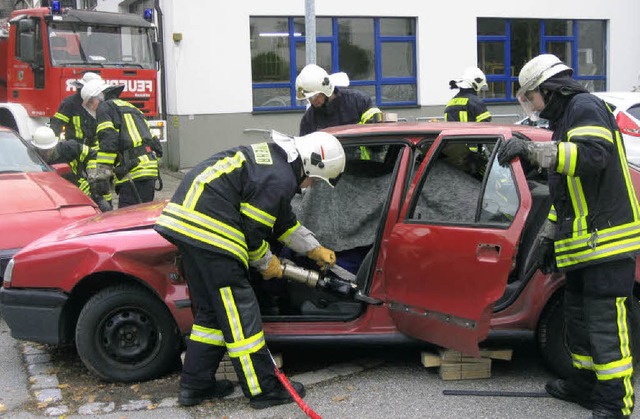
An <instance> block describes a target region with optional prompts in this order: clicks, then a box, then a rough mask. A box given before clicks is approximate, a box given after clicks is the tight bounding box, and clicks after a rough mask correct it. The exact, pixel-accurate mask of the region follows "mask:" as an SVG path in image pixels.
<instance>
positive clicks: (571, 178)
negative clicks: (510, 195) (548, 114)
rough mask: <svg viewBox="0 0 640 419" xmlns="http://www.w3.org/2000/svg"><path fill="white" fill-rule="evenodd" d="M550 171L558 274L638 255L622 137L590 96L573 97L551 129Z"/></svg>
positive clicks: (638, 227) (637, 225)
mask: <svg viewBox="0 0 640 419" xmlns="http://www.w3.org/2000/svg"><path fill="white" fill-rule="evenodd" d="M553 140H554V141H558V142H559V143H558V158H557V162H556V166H555V170H553V171H552V170H550V173H549V188H550V192H551V196H552V198H553V209H552V210H553V211H552V214H551V216H550V219H555V220H557V230H556V231H557V235H556V241H555V251H556V261H557V264H558V268H560V269H565V270H566V269H575V268H578V267H582V266H584V265H588V264H593V263H600V262H603V261H607V260H614V259H619V258H623V257H627V256H628V255H633V254H636V253H638V252H640V207H639V206H638V199H637V197H636V194H635V190H634V188H633V184H632V182H631V176H630V173H629V167H628V164H627V159H626V153H625V150H624V144H623V142H622V135H621V134H620V131H619V130H618V126H617V124H616V122H615V119H614V117H613V114H612V112H611V111H610V110H609V109H608V108H607V107H606V105H605V104H604V102H602V100H600V99H599V98H597V97H596V96H594V95H591V94H589V93H579V94H576V95H575V96H574V97H573V98H571V100H570V101H569V102H568V103H567V106H566V109H565V111H564V113H563V116H562V118H561V119H560V120H559V121H557V122H556V123H555V125H554V134H553Z"/></svg>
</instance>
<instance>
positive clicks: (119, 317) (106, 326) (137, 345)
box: [76, 285, 181, 382]
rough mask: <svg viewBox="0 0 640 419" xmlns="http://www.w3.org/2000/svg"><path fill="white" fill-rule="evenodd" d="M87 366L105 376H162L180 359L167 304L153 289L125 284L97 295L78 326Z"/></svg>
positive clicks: (78, 340) (127, 379)
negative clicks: (154, 293)
mask: <svg viewBox="0 0 640 419" xmlns="http://www.w3.org/2000/svg"><path fill="white" fill-rule="evenodd" d="M76 347H77V350H78V354H79V355H80V359H82V362H84V364H85V365H86V366H87V368H88V369H89V370H90V371H92V372H93V373H95V374H96V375H97V376H99V377H100V378H102V379H104V380H106V381H115V382H133V381H146V380H150V379H153V378H157V377H160V376H162V375H165V374H166V373H168V372H170V371H171V370H172V369H175V368H176V366H177V365H178V361H179V356H180V351H181V339H180V334H179V331H178V328H177V326H176V323H175V321H174V319H173V317H172V316H171V313H170V312H169V310H168V309H167V307H166V306H165V305H164V304H163V303H162V301H161V300H159V299H158V298H157V297H155V296H154V295H153V294H151V293H150V292H148V291H146V290H144V289H141V288H139V287H133V286H129V285H120V286H116V287H110V288H106V289H104V290H102V291H100V292H99V293H98V294H96V295H94V296H93V297H92V298H91V299H90V300H89V301H88V302H87V304H86V305H85V306H84V307H83V309H82V311H81V312H80V316H79V318H78V323H77V327H76Z"/></svg>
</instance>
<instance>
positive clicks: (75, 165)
mask: <svg viewBox="0 0 640 419" xmlns="http://www.w3.org/2000/svg"><path fill="white" fill-rule="evenodd" d="M31 144H33V145H34V146H35V148H36V150H37V151H38V154H39V155H40V157H42V159H43V160H44V161H46V162H47V163H48V164H57V163H68V164H69V166H70V167H71V172H72V176H70V177H69V178H68V180H69V181H71V182H72V183H73V184H74V185H76V186H77V187H78V188H80V190H81V191H82V192H84V193H85V194H87V195H88V196H90V197H91V199H93V200H94V201H95V203H96V204H98V207H99V208H100V210H101V211H103V212H106V211H110V210H111V209H112V208H111V205H110V204H109V203H108V202H107V201H106V200H105V199H104V198H103V197H102V196H101V195H98V194H96V193H93V192H92V190H91V185H90V184H89V182H88V180H87V177H88V173H91V172H92V171H95V169H96V151H95V150H92V149H91V148H89V147H88V146H86V145H84V144H80V143H79V142H77V141H62V142H59V141H58V137H56V134H55V133H54V132H53V130H52V129H51V128H49V127H40V128H38V129H36V131H35V132H34V134H33V139H32V140H31Z"/></svg>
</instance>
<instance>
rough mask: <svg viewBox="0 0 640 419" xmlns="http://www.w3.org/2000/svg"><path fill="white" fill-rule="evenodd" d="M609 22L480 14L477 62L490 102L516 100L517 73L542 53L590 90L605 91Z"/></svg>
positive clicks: (486, 95)
mask: <svg viewBox="0 0 640 419" xmlns="http://www.w3.org/2000/svg"><path fill="white" fill-rule="evenodd" d="M605 33H606V21H604V20H561V19H545V20H538V19H500V18H478V65H479V67H480V68H481V69H482V70H483V71H484V72H485V74H486V75H487V82H488V84H489V90H488V91H487V92H483V93H484V99H485V100H486V101H487V102H508V101H514V100H516V98H515V94H516V92H517V91H518V88H519V84H518V74H519V73H520V70H521V69H522V66H524V64H525V63H526V62H527V61H529V60H530V59H532V58H533V57H535V56H536V55H538V54H543V53H551V54H555V55H556V56H558V58H560V59H561V60H562V61H564V62H565V63H566V64H567V65H568V66H570V67H572V68H573V71H574V75H573V77H574V78H575V79H576V80H578V81H580V83H582V84H583V85H584V86H585V87H586V88H587V89H589V90H590V91H603V90H606V87H607V86H606V73H607V72H606V59H605V56H606V50H605V48H606V47H605V46H606V38H605Z"/></svg>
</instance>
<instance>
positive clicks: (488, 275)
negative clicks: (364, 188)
mask: <svg viewBox="0 0 640 419" xmlns="http://www.w3.org/2000/svg"><path fill="white" fill-rule="evenodd" d="M510 137H511V131H510V130H509V129H507V128H501V127H491V126H488V127H487V128H482V129H480V130H479V129H477V128H475V129H472V130H469V129H456V130H447V131H444V132H442V133H441V134H440V136H439V137H438V138H437V139H436V141H435V142H434V143H433V144H432V145H431V146H430V147H429V151H428V152H427V153H426V156H425V158H424V161H422V162H421V163H420V166H419V168H418V170H417V172H416V176H415V178H414V179H413V180H412V184H411V186H410V187H409V192H408V195H407V199H406V201H405V203H404V205H403V209H402V211H401V216H400V219H399V221H398V223H397V224H396V225H395V226H394V227H393V229H392V231H391V234H390V235H389V239H388V243H387V246H386V249H387V257H386V258H385V262H384V268H383V272H384V276H385V285H386V296H387V301H386V302H387V306H388V309H389V311H390V315H391V317H392V319H393V320H394V321H395V323H396V326H397V327H398V329H399V330H400V331H402V332H404V333H406V334H408V335H410V336H413V337H415V338H418V339H421V340H425V341H428V342H431V343H434V344H437V345H440V346H443V347H447V348H451V349H456V350H460V351H463V352H465V353H469V354H479V349H478V343H479V342H480V341H482V340H483V339H484V338H485V337H486V336H487V334H488V330H489V320H490V318H491V315H492V309H493V305H494V302H495V301H497V300H498V299H499V298H500V296H501V295H502V294H503V293H504V290H505V286H506V283H507V278H508V276H509V272H510V270H511V269H513V267H514V265H515V262H514V261H515V259H514V256H515V252H516V249H517V243H518V239H519V237H520V233H521V230H522V228H523V226H524V222H525V219H526V216H527V214H528V212H529V209H530V208H531V195H530V194H529V193H528V189H527V187H526V179H525V177H524V174H523V172H522V168H521V166H520V163H519V162H516V163H514V164H513V169H511V168H503V167H501V166H500V165H499V164H498V163H497V159H496V158H495V154H496V152H495V149H496V145H497V144H498V143H499V142H500V141H504V139H506V138H510Z"/></svg>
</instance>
